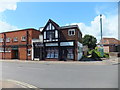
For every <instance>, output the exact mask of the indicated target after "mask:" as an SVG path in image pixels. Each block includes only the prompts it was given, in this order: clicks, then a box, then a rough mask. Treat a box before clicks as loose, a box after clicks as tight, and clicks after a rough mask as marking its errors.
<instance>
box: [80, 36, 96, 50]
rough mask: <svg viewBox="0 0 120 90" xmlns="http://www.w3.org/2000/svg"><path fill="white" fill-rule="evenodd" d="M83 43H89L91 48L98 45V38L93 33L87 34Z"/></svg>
mask: <svg viewBox="0 0 120 90" xmlns="http://www.w3.org/2000/svg"><path fill="white" fill-rule="evenodd" d="M82 43H83V45H87V46H88V48H89V49H94V48H95V47H96V43H97V39H96V38H95V37H94V36H92V35H85V36H84V37H83V39H82Z"/></svg>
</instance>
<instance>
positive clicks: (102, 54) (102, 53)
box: [100, 14, 104, 57]
mask: <svg viewBox="0 0 120 90" xmlns="http://www.w3.org/2000/svg"><path fill="white" fill-rule="evenodd" d="M100 32H101V44H100V46H101V49H100V52H101V57H103V56H104V50H103V43H102V14H100Z"/></svg>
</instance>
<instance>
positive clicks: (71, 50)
mask: <svg viewBox="0 0 120 90" xmlns="http://www.w3.org/2000/svg"><path fill="white" fill-rule="evenodd" d="M67 58H68V59H74V56H73V49H67Z"/></svg>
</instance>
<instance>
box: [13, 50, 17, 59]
mask: <svg viewBox="0 0 120 90" xmlns="http://www.w3.org/2000/svg"><path fill="white" fill-rule="evenodd" d="M12 57H13V59H18V50H12Z"/></svg>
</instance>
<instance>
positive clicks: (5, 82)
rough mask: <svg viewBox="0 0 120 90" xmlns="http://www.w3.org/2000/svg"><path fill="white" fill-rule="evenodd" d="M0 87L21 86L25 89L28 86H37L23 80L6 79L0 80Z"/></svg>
mask: <svg viewBox="0 0 120 90" xmlns="http://www.w3.org/2000/svg"><path fill="white" fill-rule="evenodd" d="M0 88H3V89H4V88H23V89H25V90H27V89H30V88H37V87H36V86H33V85H30V84H28V83H25V82H20V81H16V80H11V79H7V80H0Z"/></svg>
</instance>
